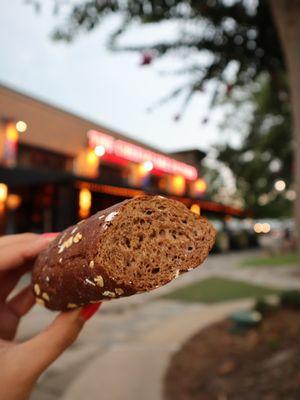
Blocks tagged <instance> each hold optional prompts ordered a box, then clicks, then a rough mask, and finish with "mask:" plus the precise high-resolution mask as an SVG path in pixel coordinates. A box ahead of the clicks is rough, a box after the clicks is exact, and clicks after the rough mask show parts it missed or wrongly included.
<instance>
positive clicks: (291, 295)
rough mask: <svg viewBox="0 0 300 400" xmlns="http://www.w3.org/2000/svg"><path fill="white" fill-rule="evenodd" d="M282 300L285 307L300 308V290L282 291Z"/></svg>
mask: <svg viewBox="0 0 300 400" xmlns="http://www.w3.org/2000/svg"><path fill="white" fill-rule="evenodd" d="M280 302H281V305H282V306H283V307H291V308H295V309H297V310H300V290H289V291H286V292H283V293H281V295H280Z"/></svg>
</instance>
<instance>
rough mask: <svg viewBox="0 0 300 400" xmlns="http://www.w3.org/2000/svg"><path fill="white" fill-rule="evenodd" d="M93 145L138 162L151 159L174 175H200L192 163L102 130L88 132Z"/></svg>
mask: <svg viewBox="0 0 300 400" xmlns="http://www.w3.org/2000/svg"><path fill="white" fill-rule="evenodd" d="M87 135H88V139H89V145H90V146H91V147H96V146H103V147H104V148H105V153H107V154H113V155H115V156H117V157H120V158H124V159H126V160H128V161H133V162H136V163H144V162H145V161H151V162H152V163H153V167H154V168H155V169H157V170H159V171H162V172H166V173H167V174H172V175H183V176H184V177H185V178H186V179H188V180H191V181H193V180H195V179H197V177H198V173H197V169H196V168H195V167H193V166H191V165H188V164H185V163H183V162H181V161H177V160H175V159H173V158H171V157H167V156H164V155H163V154H159V153H155V152H154V151H151V150H148V149H144V148H143V147H140V146H138V145H136V144H133V143H129V142H125V141H124V140H121V139H115V138H114V137H113V136H110V135H107V134H105V133H102V132H98V131H94V130H91V131H89V132H88V133H87Z"/></svg>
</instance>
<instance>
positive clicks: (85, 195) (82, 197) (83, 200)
mask: <svg viewBox="0 0 300 400" xmlns="http://www.w3.org/2000/svg"><path fill="white" fill-rule="evenodd" d="M91 205H92V193H91V192H90V190H89V189H87V188H83V189H81V190H80V192H79V215H80V217H81V218H86V217H88V216H89V213H90V209H91Z"/></svg>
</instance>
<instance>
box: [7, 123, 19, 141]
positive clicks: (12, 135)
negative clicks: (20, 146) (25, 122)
mask: <svg viewBox="0 0 300 400" xmlns="http://www.w3.org/2000/svg"><path fill="white" fill-rule="evenodd" d="M18 137H19V135H18V131H17V129H16V125H15V124H13V123H9V124H7V126H6V139H7V140H9V141H11V142H17V141H18Z"/></svg>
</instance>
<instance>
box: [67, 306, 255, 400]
mask: <svg viewBox="0 0 300 400" xmlns="http://www.w3.org/2000/svg"><path fill="white" fill-rule="evenodd" d="M252 304H253V301H251V300H243V301H235V302H231V303H225V304H220V305H214V306H205V307H203V306H194V307H193V308H192V309H190V310H189V311H184V312H182V313H181V314H180V315H176V316H173V317H172V318H169V319H168V320H167V321H166V322H165V323H162V324H160V325H159V326H157V327H156V328H155V329H153V330H148V331H147V332H144V333H143V334H142V335H140V336H137V337H132V338H131V340H130V341H129V342H127V343H126V344H123V345H114V346H112V347H111V348H110V349H109V350H108V351H107V352H105V353H104V354H102V355H100V356H99V357H97V358H95V359H94V360H93V361H92V362H91V363H90V364H89V365H88V367H87V368H86V369H85V370H84V371H83V372H82V373H81V374H80V375H79V376H78V377H77V379H76V380H74V381H73V383H72V384H71V386H70V387H69V388H68V390H67V391H66V393H65V395H64V396H63V399H64V400H82V399H83V398H85V397H88V399H89V400H98V399H101V400H141V399H143V400H162V399H163V380H164V375H165V372H166V369H167V366H168V364H169V360H170V357H171V356H172V354H173V353H174V352H175V351H176V350H178V349H179V348H180V347H181V345H182V344H183V343H184V342H185V341H186V340H188V338H190V337H191V336H192V335H194V334H195V333H196V332H198V331H199V330H200V329H202V328H204V327H206V326H208V325H210V324H211V323H213V322H216V321H218V320H220V319H223V318H224V317H226V316H227V315H228V314H230V313H232V312H233V311H236V310H240V309H244V308H249V307H250V306H251V305H252Z"/></svg>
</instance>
